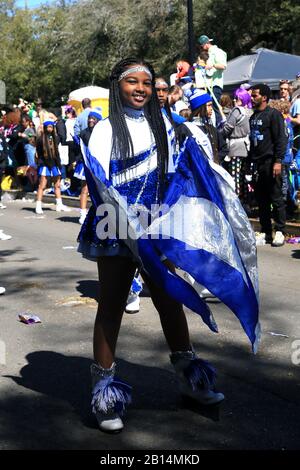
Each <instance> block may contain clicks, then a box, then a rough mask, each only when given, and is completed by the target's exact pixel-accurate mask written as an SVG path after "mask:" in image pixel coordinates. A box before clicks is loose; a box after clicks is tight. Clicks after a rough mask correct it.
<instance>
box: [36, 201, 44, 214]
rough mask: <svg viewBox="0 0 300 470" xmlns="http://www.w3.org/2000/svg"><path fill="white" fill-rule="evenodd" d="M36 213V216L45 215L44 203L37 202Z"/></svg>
mask: <svg viewBox="0 0 300 470" xmlns="http://www.w3.org/2000/svg"><path fill="white" fill-rule="evenodd" d="M35 213H36V214H43V213H44V212H43V209H42V201H36V207H35Z"/></svg>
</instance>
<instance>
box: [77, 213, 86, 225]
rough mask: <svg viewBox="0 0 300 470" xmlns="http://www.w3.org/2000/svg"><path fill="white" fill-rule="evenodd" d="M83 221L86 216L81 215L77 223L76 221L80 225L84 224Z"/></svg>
mask: <svg viewBox="0 0 300 470" xmlns="http://www.w3.org/2000/svg"><path fill="white" fill-rule="evenodd" d="M85 219H86V214H81V216H80V217H79V221H78V222H79V223H80V225H82V224H83V223H84V221H85Z"/></svg>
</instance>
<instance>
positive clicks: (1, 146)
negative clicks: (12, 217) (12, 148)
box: [0, 132, 8, 209]
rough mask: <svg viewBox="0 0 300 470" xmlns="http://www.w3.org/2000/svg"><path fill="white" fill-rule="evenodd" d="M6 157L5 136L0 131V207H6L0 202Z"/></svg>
mask: <svg viewBox="0 0 300 470" xmlns="http://www.w3.org/2000/svg"><path fill="white" fill-rule="evenodd" d="M7 157H8V148H7V143H6V138H5V136H4V134H3V133H2V132H1V133H0V209H6V206H5V205H4V204H2V202H1V198H2V187H1V182H2V177H3V175H4V174H5V168H6V166H7V163H8V160H7Z"/></svg>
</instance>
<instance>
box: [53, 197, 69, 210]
mask: <svg viewBox="0 0 300 470" xmlns="http://www.w3.org/2000/svg"><path fill="white" fill-rule="evenodd" d="M70 211H71V209H70V208H69V207H67V206H65V205H64V204H63V203H62V199H61V198H58V199H56V212H70Z"/></svg>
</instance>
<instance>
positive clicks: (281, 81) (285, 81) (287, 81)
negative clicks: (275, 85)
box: [279, 80, 290, 85]
mask: <svg viewBox="0 0 300 470" xmlns="http://www.w3.org/2000/svg"><path fill="white" fill-rule="evenodd" d="M279 83H287V84H288V85H289V83H290V81H289V80H280V81H279Z"/></svg>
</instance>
